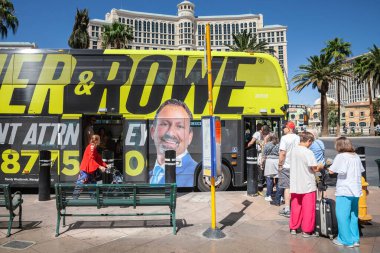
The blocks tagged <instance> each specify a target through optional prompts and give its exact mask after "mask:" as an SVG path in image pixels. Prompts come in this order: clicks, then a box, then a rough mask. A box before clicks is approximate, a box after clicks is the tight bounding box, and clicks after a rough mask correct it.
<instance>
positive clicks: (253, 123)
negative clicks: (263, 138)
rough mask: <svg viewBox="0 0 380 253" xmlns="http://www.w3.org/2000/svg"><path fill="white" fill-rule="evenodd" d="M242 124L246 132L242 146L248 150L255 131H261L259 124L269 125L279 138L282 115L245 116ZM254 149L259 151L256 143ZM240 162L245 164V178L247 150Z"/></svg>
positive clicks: (243, 135)
mask: <svg viewBox="0 0 380 253" xmlns="http://www.w3.org/2000/svg"><path fill="white" fill-rule="evenodd" d="M242 125H243V129H244V134H242V135H241V136H242V137H241V138H242V141H241V143H242V145H244V146H242V147H241V150H244V151H245V150H246V147H247V144H248V143H249V141H250V140H251V139H252V136H253V134H254V133H255V132H257V131H260V129H258V126H260V125H261V126H263V125H267V126H269V129H270V131H271V133H273V134H275V135H276V136H278V137H279V138H280V137H281V117H273V116H267V117H265V116H243V118H242ZM251 148H252V149H255V150H256V152H255V153H257V151H258V150H257V145H256V143H255V144H254V145H253V146H251ZM240 164H244V179H246V178H247V167H246V152H243V154H242V155H241V161H240Z"/></svg>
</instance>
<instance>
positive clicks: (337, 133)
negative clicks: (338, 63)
mask: <svg viewBox="0 0 380 253" xmlns="http://www.w3.org/2000/svg"><path fill="white" fill-rule="evenodd" d="M336 97H337V102H338V121H337V123H336V136H337V137H340V82H339V81H338V82H337V87H336Z"/></svg>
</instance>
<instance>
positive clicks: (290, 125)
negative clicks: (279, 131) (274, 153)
mask: <svg viewBox="0 0 380 253" xmlns="http://www.w3.org/2000/svg"><path fill="white" fill-rule="evenodd" d="M286 127H287V128H289V129H292V130H294V129H295V128H296V126H295V125H294V123H293V122H292V121H288V123H286Z"/></svg>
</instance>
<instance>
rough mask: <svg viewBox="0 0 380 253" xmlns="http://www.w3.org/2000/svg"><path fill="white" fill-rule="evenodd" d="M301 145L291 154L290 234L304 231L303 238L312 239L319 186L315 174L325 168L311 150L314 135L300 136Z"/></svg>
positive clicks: (305, 134) (304, 133)
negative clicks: (300, 230)
mask: <svg viewBox="0 0 380 253" xmlns="http://www.w3.org/2000/svg"><path fill="white" fill-rule="evenodd" d="M299 136H300V143H299V145H298V146H295V147H294V148H293V150H292V152H291V154H290V194H291V197H290V210H291V211H290V220H289V228H290V233H291V234H293V235H295V234H297V229H299V228H301V229H302V236H303V237H310V235H311V234H312V233H313V231H314V227H315V202H316V191H317V185H316V182H315V172H317V171H319V170H321V169H322V168H323V164H320V165H319V164H318V163H317V161H316V159H315V156H314V154H313V152H312V151H311V150H310V149H309V147H310V146H311V144H312V143H313V141H314V136H313V134H311V133H309V132H302V133H300V134H299Z"/></svg>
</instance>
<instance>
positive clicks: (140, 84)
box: [126, 55, 173, 114]
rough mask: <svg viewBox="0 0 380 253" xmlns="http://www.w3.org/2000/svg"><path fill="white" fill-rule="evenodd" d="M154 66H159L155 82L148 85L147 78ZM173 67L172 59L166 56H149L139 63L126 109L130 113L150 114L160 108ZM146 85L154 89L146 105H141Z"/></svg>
mask: <svg viewBox="0 0 380 253" xmlns="http://www.w3.org/2000/svg"><path fill="white" fill-rule="evenodd" d="M153 64H158V69H157V73H156V77H155V78H154V82H153V83H152V84H150V83H147V78H148V74H149V71H150V69H151V67H152V65H153ZM172 66H173V62H172V60H171V58H169V57H168V56H164V55H152V56H147V57H145V58H143V59H142V60H141V61H140V62H139V65H138V66H137V69H136V74H135V77H134V79H133V81H132V84H131V90H130V92H129V96H128V100H127V103H126V108H127V110H128V111H129V112H130V113H133V114H148V113H151V112H154V111H155V110H156V109H157V108H158V107H159V106H160V104H161V100H162V96H163V94H164V91H165V87H166V85H167V83H168V78H169V74H170V72H171V68H172ZM145 85H152V89H151V92H150V94H149V98H148V102H147V103H146V105H141V104H140V101H141V99H142V95H143V92H144V87H145Z"/></svg>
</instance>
